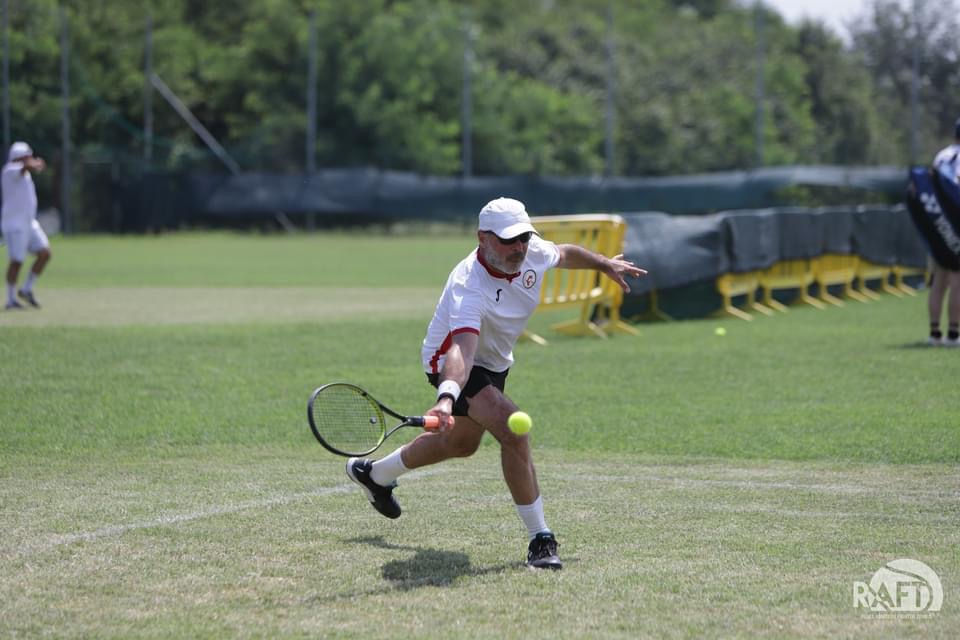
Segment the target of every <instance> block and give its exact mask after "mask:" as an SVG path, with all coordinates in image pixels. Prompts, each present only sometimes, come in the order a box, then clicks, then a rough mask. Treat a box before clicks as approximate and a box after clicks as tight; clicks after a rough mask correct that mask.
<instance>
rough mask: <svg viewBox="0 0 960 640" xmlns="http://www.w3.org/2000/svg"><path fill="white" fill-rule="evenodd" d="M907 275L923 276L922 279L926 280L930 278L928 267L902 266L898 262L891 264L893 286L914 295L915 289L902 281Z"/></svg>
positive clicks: (915, 293)
mask: <svg viewBox="0 0 960 640" xmlns="http://www.w3.org/2000/svg"><path fill="white" fill-rule="evenodd" d="M907 276H923V281H924V282H928V281H929V280H930V269H920V268H918V267H904V266H901V265H899V264H897V265H894V266H893V286H894V287H896V288H897V289H899V290H900V291H902V292H904V293H905V294H907V295H908V296H915V295H917V290H916V289H914V288H913V287H911V286H910V285H908V284H907V283H906V282H904V281H903V279H904V278H905V277H907Z"/></svg>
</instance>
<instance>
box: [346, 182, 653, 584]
mask: <svg viewBox="0 0 960 640" xmlns="http://www.w3.org/2000/svg"><path fill="white" fill-rule="evenodd" d="M477 240H478V243H479V246H478V247H477V249H476V251H474V252H471V253H470V255H468V256H467V257H466V258H464V259H463V260H462V261H461V262H460V264H458V265H457V266H456V267H455V268H454V270H453V271H452V272H451V273H450V276H449V277H448V278H447V284H446V286H445V287H444V290H443V294H442V295H441V296H440V301H439V302H438V303H437V308H436V311H435V312H434V315H433V319H432V320H431V321H430V326H429V327H428V328H427V335H426V338H424V341H423V347H422V350H421V356H422V360H423V368H424V371H425V372H426V374H427V378H428V379H429V380H430V383H431V384H433V385H434V386H435V387H437V401H436V404H434V405H433V407H431V408H430V410H429V411H427V412H426V415H434V416H437V417H438V418H439V419H440V430H439V431H432V432H424V433H422V434H421V435H420V436H418V437H417V438H416V439H415V440H414V441H413V442H410V443H408V444H406V445H404V446H403V447H400V448H399V449H397V450H396V451H394V452H393V453H391V454H389V455H388V456H386V457H385V458H383V459H381V460H377V461H372V460H368V459H362V458H351V459H350V460H348V461H347V475H348V476H349V477H350V478H351V479H352V480H353V481H354V482H356V483H357V484H359V485H360V486H361V487H363V489H364V492H365V493H366V494H367V499H368V500H369V501H370V502H371V504H373V506H374V508H375V509H376V510H377V511H379V512H380V513H381V514H383V515H385V516H387V517H388V518H397V517H399V516H400V505H399V504H398V503H397V501H396V499H395V498H394V497H393V489H394V487H395V486H396V480H397V478H398V477H399V476H400V475H401V474H403V473H406V472H407V471H409V470H411V469H416V468H419V467H423V466H426V465H431V464H436V463H438V462H442V461H444V460H447V459H449V458H455V457H466V456H470V455H472V454H473V453H474V452H475V451H476V450H477V448H478V447H479V446H480V440H481V438H482V437H483V434H484V432H485V431H489V432H490V434H491V435H493V437H494V438H496V439H497V441H498V442H499V443H500V458H501V467H502V470H503V477H504V480H505V481H506V483H507V487H508V488H509V489H510V494H511V496H512V497H513V502H514V504H515V505H516V508H517V513H518V515H519V516H520V519H521V520H522V521H523V523H524V524H525V525H526V528H527V533H528V546H527V564H528V566H530V567H533V568H549V569H559V568H561V567H562V566H563V564H562V562H561V560H560V557H559V555H558V554H557V547H558V543H557V539H556V537H555V536H554V534H553V533H552V532H551V531H550V529H549V528H548V527H547V524H546V519H545V517H544V512H543V500H542V498H541V497H540V488H539V485H538V484H537V474H536V470H535V469H534V465H533V459H532V456H531V452H530V440H529V437H528V435H522V436H518V435H516V434H514V433H513V432H512V431H510V429H509V427H508V426H507V418H508V417H509V416H510V415H511V414H512V413H514V412H515V411H517V405H516V404H514V403H513V401H512V400H510V398H509V397H507V396H506V395H505V394H504V387H505V384H506V378H507V373H508V372H509V370H510V367H511V366H512V365H513V346H514V344H515V343H516V341H517V339H518V338H519V337H520V335H521V333H523V330H524V327H526V324H527V320H529V318H530V315H531V314H532V313H533V311H534V309H535V308H536V306H537V303H539V301H540V287H541V285H542V283H543V275H544V273H545V272H546V271H547V270H548V269H552V268H554V267H560V268H564V269H593V270H595V271H599V272H601V273H604V274H606V275H607V276H608V277H610V278H612V279H613V280H614V281H615V282H616V283H617V284H619V285H620V286H621V287H622V288H623V289H624V291H629V290H630V287H629V285H628V284H627V282H626V280H625V278H627V277H633V278H638V277H640V276H642V275H644V274H645V273H646V271H644V270H643V269H640V268H638V267H636V266H635V265H634V264H633V263H631V262H629V261H627V260H624V259H623V256H616V257H614V258H607V257H605V256H601V255H598V254H596V253H593V252H591V251H588V250H587V249H584V248H583V247H580V246H577V245H572V244H561V245H556V244H554V243H552V242H549V241H547V240H543V239H542V238H540V237H539V236H538V235H536V229H534V228H533V225H532V224H531V223H530V218H529V216H528V215H527V211H526V208H525V207H524V205H523V203H522V202H520V201H518V200H513V199H511V198H498V199H496V200H493V201H491V202H489V203H487V205H486V206H485V207H484V208H483V209H482V210H481V211H480V216H479V227H478V231H477ZM451 416H456V423H455V425H451V422H450V417H451Z"/></svg>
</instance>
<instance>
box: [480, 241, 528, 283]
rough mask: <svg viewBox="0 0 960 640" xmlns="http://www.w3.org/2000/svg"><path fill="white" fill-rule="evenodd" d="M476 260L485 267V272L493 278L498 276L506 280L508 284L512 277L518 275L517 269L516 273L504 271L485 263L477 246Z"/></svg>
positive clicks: (511, 281)
mask: <svg viewBox="0 0 960 640" xmlns="http://www.w3.org/2000/svg"><path fill="white" fill-rule="evenodd" d="M477 262H479V263H480V264H482V265H483V268H484V269H486V270H487V273H489V274H490V275H491V276H493V277H494V278H500V279H501V280H506V281H507V282H509V283H510V284H513V279H514V278H516V277H517V276H519V275H520V272H519V271H517V272H516V273H504V272H502V271H498V270H497V269H494V268H493V267H491V266H490V265H489V264H487V262H486V260H484V259H483V254H482V253H480V248H479V247H477Z"/></svg>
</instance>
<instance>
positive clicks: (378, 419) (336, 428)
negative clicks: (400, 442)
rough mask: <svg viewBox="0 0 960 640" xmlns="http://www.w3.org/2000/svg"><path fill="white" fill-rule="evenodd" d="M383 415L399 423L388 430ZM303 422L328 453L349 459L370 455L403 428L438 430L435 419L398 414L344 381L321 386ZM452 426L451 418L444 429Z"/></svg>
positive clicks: (437, 423)
mask: <svg viewBox="0 0 960 640" xmlns="http://www.w3.org/2000/svg"><path fill="white" fill-rule="evenodd" d="M387 415H389V416H390V417H392V418H395V419H397V420H399V421H400V422H399V423H398V424H395V425H394V426H392V427H390V428H389V429H388V428H387V417H386V416H387ZM307 419H308V420H309V421H310V430H311V431H313V435H314V436H316V438H317V440H318V441H319V442H320V444H322V445H323V446H324V447H325V448H326V449H327V450H328V451H330V452H331V453H335V454H337V455H341V456H347V457H350V458H352V457H362V456H365V455H368V454H371V453H373V452H374V451H376V450H377V449H379V448H380V445H382V444H383V443H384V441H385V440H386V439H387V438H389V437H390V436H391V435H393V434H394V433H395V432H396V431H397V430H398V429H402V428H403V427H419V428H422V429H427V430H428V431H436V430H439V428H440V419H439V418H438V417H437V416H430V415H428V416H405V415H402V414H399V413H397V412H396V411H393V410H392V409H390V408H389V407H387V406H386V405H384V404H382V403H380V402H378V401H377V400H376V398H374V397H373V396H371V395H370V394H369V393H367V392H366V391H364V390H363V389H361V388H360V387H358V386H356V385H354V384H349V383H346V382H333V383H330V384H325V385H323V386H322V387H320V388H319V389H317V390H316V391H314V392H313V393H312V394H311V395H310V401H309V402H308V403H307ZM453 424H454V421H453V417H452V416H451V417H450V418H448V420H447V425H448V426H447V428H450V427H453Z"/></svg>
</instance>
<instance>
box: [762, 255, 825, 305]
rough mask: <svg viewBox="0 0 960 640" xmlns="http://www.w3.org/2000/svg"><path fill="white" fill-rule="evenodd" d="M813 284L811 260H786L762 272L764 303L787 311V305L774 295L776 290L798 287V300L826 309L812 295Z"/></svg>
mask: <svg viewBox="0 0 960 640" xmlns="http://www.w3.org/2000/svg"><path fill="white" fill-rule="evenodd" d="M811 284H813V269H812V268H811V267H810V261H809V260H784V261H782V262H778V263H776V264H774V265H772V266H770V267H768V268H766V269H764V270H763V271H761V272H760V288H761V289H763V304H764V305H766V306H768V307H771V308H773V309H776V310H777V311H786V310H787V307H786V305H784V304H783V303H781V302H780V301H778V300H775V299H774V297H773V292H774V291H783V290H786V289H796V290H797V292H798V294H797V298H796V301H797V302H802V303H804V304H809V305H810V306H811V307H816V308H817V309H825V308H826V307H827V305H825V304H823V303H822V302H820V301H819V300H817V299H816V298H814V297H813V296H811V295H810V285H811Z"/></svg>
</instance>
